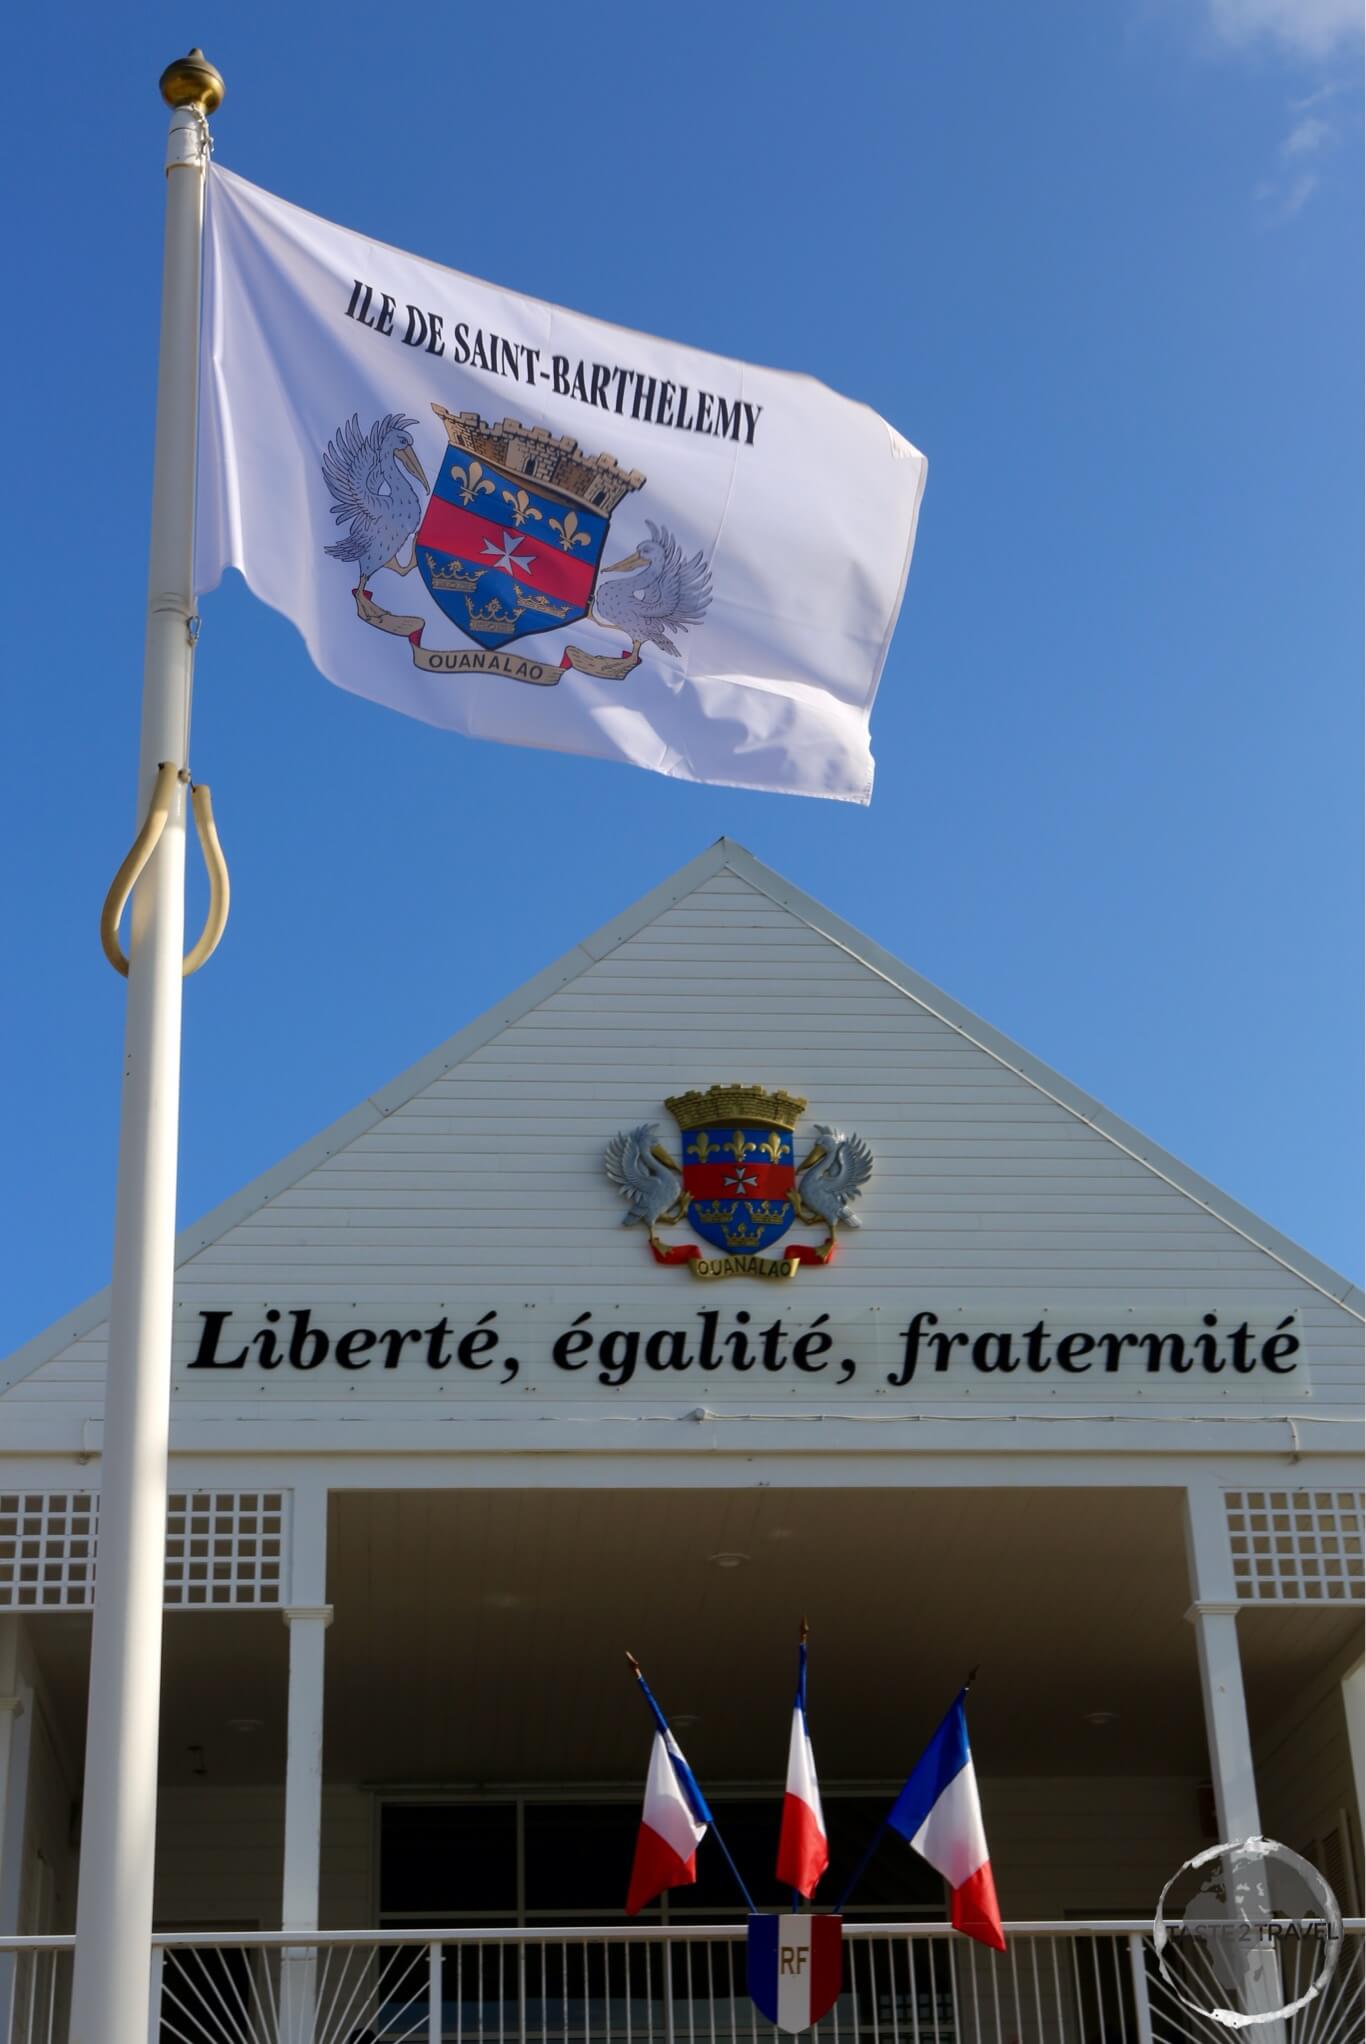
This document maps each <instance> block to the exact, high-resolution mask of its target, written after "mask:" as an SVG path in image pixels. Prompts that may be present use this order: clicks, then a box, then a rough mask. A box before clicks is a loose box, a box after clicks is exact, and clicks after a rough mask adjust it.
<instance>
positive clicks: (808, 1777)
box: [778, 1626, 830, 1902]
mask: <svg viewBox="0 0 1366 2044" xmlns="http://www.w3.org/2000/svg"><path fill="white" fill-rule="evenodd" d="M797 1651H798V1655H799V1659H798V1662H797V1700H796V1702H795V1703H794V1704H793V1706H792V1739H791V1743H790V1744H789V1746H788V1749H787V1793H786V1794H785V1795H784V1797H783V1823H782V1829H781V1831H780V1832H779V1834H778V1879H779V1880H780V1881H781V1882H782V1884H783V1886H784V1887H785V1888H791V1889H792V1890H793V1891H794V1893H796V1894H798V1895H800V1896H802V1898H803V1899H804V1900H805V1901H807V1902H809V1901H810V1900H811V1897H812V1896H813V1895H814V1894H815V1892H816V1883H817V1882H818V1881H819V1879H820V1877H821V1875H822V1874H823V1873H824V1872H825V1870H826V1868H827V1867H828V1866H829V1864H830V1847H829V1845H828V1843H827V1842H826V1836H825V1816H824V1813H823V1811H822V1810H821V1791H820V1784H819V1782H818V1781H817V1780H816V1758H815V1755H814V1753H813V1752H812V1750H811V1731H810V1727H809V1726H808V1724H807V1722H806V1628H805V1626H803V1628H802V1640H801V1645H800V1646H799V1648H798V1649H797Z"/></svg>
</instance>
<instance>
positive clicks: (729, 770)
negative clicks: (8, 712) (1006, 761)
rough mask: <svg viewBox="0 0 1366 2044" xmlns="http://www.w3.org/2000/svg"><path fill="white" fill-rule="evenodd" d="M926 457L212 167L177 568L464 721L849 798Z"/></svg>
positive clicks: (324, 665)
mask: <svg viewBox="0 0 1366 2044" xmlns="http://www.w3.org/2000/svg"><path fill="white" fill-rule="evenodd" d="M924 481H925V460H924V457H923V456H922V455H920V454H919V453H917V451H916V449H915V448H914V447H912V446H911V445H910V444H909V442H907V441H905V440H903V439H902V438H901V436H900V434H899V433H897V432H895V431H894V430H893V429H892V428H891V427H890V426H888V425H887V424H886V422H885V421H884V420H882V419H880V418H879V417H878V416H877V414H876V413H875V412H872V411H869V410H868V409H867V407H866V406H863V405H858V404H853V403H850V402H849V400H848V399H846V398H841V397H837V396H836V395H835V394H834V393H833V392H832V391H829V390H827V389H826V388H825V386H824V385H823V384H820V383H816V382H814V381H813V380H811V379H810V378H808V377H803V376H793V375H788V374H785V373H783V372H781V371H777V370H771V369H754V368H751V367H750V366H749V365H748V364H746V363H741V362H732V361H728V360H727V359H726V358H725V357H723V356H718V355H707V354H703V353H701V352H700V351H699V350H697V349H695V348H685V347H680V346H676V345H674V344H673V343H671V342H668V341H660V340H655V339H653V338H651V337H650V336H648V335H645V334H638V333H633V332H632V331H630V329H628V328H624V327H613V326H607V325H604V324H603V323H602V322H601V321H599V320H593V319H588V318H585V317H583V316H582V315H580V314H578V313H572V312H565V311H563V310H561V309H560V308H559V307H558V306H553V305H544V304H541V303H540V302H539V301H538V300H536V299H534V298H524V297H521V296H520V295H518V294H517V293H515V292H511V291H501V290H499V289H497V288H496V287H495V286H494V285H491V284H481V283H479V282H478V281H477V280H476V279H475V278H472V277H466V276H462V275H461V274H460V273H459V272H458V271H455V270H447V269H442V268H441V267H439V266H438V265H437V264H435V263H430V262H425V261H423V260H422V259H421V258H420V257H418V256H411V255H404V254H403V253H401V252H400V251H399V250H397V249H393V248H390V247H388V246H387V245H386V244H384V243H382V242H375V241H370V240H367V239H366V237H365V236H364V235H360V234H352V233H350V232H349V231H348V230H347V229H345V228H342V227H335V226H333V225H332V224H331V223H330V222H328V221H325V220H320V219H318V218H316V216H315V215H313V214H311V213H305V212H302V211H301V210H300V209H299V208H298V207H297V206H290V205H287V204H286V203H285V202H284V201H283V200H282V199H277V198H273V197H272V196H271V195H270V194H269V193H267V192H263V191H260V190H258V189H257V188H256V187H255V186H254V185H250V184H247V183H245V182H244V181H243V180H242V179H241V178H238V177H234V176H232V175H231V174H230V173H229V172H227V171H224V170H220V169H218V168H217V167H216V166H215V167H213V168H211V170H210V173H209V180H208V212H207V223H206V229H205V301H204V360H203V380H202V398H201V420H200V484H199V509H198V527H197V541H196V582H197V587H198V588H199V589H200V590H201V591H203V590H207V589H212V588H213V587H214V586H215V585H216V584H217V583H218V581H219V579H220V577H221V575H222V572H223V570H224V568H227V567H236V568H239V569H240V570H241V571H242V573H243V575H244V576H245V577H246V580H247V582H248V584H249V585H250V587H251V588H252V589H253V590H254V591H255V593H256V594H257V595H258V596H260V597H261V598H263V599H264V601H265V602H267V603H269V604H271V605H273V607H274V608H275V609H276V610H279V611H283V612H284V614H285V616H286V617H289V618H291V619H292V620H293V622H294V623H295V624H296V625H297V626H298V628H299V630H300V631H301V632H302V633H303V635H304V639H305V641H306V642H307V645H308V650H309V652H310V654H311V655H312V657H313V660H314V661H315V662H316V664H317V666H318V667H319V668H320V669H321V670H322V672H323V673H324V674H325V675H327V676H328V678H329V679H330V680H332V681H335V682H338V683H339V684H340V685H341V686H342V687H343V688H347V689H351V690H352V691H354V693H356V694H357V695H362V696H368V697H370V698H371V699H372V700H373V701H375V702H380V703H387V704H389V705H390V706H391V707H392V708H394V709H397V710H403V711H406V712H407V713H408V715H410V716H414V717H420V718H423V719H424V720H425V721H426V722H427V723H429V724H437V725H441V726H444V727H445V728H446V729H447V730H451V731H461V732H464V733H466V734H467V735H469V736H470V737H474V738H491V739H499V740H502V741H504V742H505V743H508V744H513V745H535V746H542V747H546V748H548V749H550V750H553V751H558V752H576V753H586V754H589V755H592V756H593V757H595V758H599V759H617V760H628V761H631V762H632V763H633V764H635V765H636V766H643V767H650V768H652V769H654V771H656V772H657V773H664V774H672V775H674V776H676V777H678V778H680V779H683V780H694V781H714V782H721V783H724V784H726V785H728V786H731V787H741V788H771V789H779V790H785V791H787V792H789V793H792V794H805V795H831V796H836V797H839V798H842V799H844V800H852V801H859V802H866V801H867V799H868V796H869V793H870V791H871V788H872V777H873V762H872V754H871V752H870V750H869V743H868V717H869V712H870V710H871V708H872V702H873V696H874V693H875V691H876V688H877V683H878V677H879V675H880V673H881V670H882V663H883V660H884V659H885V657H886V653H887V647H888V643H889V641H890V639H891V635H892V628H893V626H894V625H895V623H896V617H897V612H898V610H899V608H900V605H901V597H902V592H903V590H904V587H905V582H906V573H907V569H908V567H909V565H910V557H911V546H912V542H913V540H914V537H915V523H916V514H917V512H918V510H919V506H920V497H921V492H922V489H923V487H924Z"/></svg>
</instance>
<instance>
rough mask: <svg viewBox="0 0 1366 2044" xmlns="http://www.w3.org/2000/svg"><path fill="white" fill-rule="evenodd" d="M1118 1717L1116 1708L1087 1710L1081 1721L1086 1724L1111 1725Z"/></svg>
mask: <svg viewBox="0 0 1366 2044" xmlns="http://www.w3.org/2000/svg"><path fill="white" fill-rule="evenodd" d="M1118 1719H1119V1712H1118V1711H1117V1710H1088V1711H1086V1712H1085V1713H1084V1714H1083V1716H1082V1723H1083V1724H1086V1725H1113V1724H1115V1723H1117V1722H1118Z"/></svg>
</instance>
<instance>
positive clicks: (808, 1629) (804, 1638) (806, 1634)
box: [800, 1619, 811, 1646]
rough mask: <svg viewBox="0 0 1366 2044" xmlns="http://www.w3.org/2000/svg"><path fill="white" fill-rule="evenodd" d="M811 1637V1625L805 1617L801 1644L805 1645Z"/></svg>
mask: <svg viewBox="0 0 1366 2044" xmlns="http://www.w3.org/2000/svg"><path fill="white" fill-rule="evenodd" d="M810 1637H811V1627H810V1626H809V1625H808V1624H807V1622H806V1620H805V1619H803V1620H802V1629H801V1634H800V1639H801V1644H802V1645H803V1646H805V1645H806V1642H807V1641H808V1639H810Z"/></svg>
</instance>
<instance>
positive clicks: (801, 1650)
mask: <svg viewBox="0 0 1366 2044" xmlns="http://www.w3.org/2000/svg"><path fill="white" fill-rule="evenodd" d="M810 1637H811V1627H810V1626H809V1625H808V1624H807V1622H806V1620H805V1619H803V1620H802V1624H801V1631H800V1632H799V1633H798V1634H797V1667H798V1670H799V1672H800V1670H801V1667H802V1656H803V1655H804V1654H805V1652H806V1642H807V1640H808V1639H809V1638H810ZM805 1693H806V1685H805V1683H803V1684H802V1695H803V1701H805ZM801 1909H802V1898H801V1896H800V1894H799V1893H798V1891H797V1890H796V1889H795V1888H794V1889H793V1890H792V1911H793V1914H794V1915H795V1916H800V1915H801Z"/></svg>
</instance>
